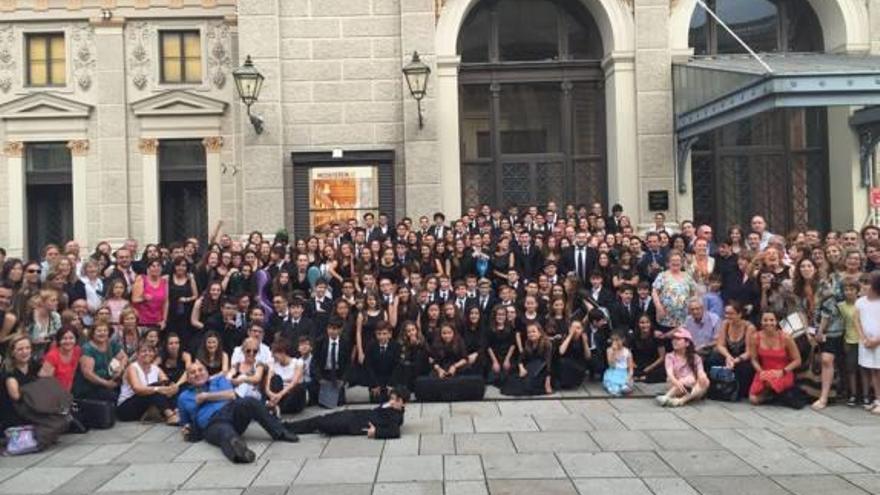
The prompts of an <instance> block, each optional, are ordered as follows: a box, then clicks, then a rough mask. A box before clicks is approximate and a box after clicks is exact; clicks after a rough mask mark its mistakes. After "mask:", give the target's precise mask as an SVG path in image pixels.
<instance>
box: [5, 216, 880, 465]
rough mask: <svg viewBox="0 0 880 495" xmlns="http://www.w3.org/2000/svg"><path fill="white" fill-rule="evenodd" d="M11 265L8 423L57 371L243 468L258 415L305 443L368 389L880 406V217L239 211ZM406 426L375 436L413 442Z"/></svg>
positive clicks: (117, 411) (53, 249) (86, 396)
mask: <svg viewBox="0 0 880 495" xmlns="http://www.w3.org/2000/svg"><path fill="white" fill-rule="evenodd" d="M0 262H2V273H0V325H2V327H0V346H2V350H3V353H2V354H3V362H2V370H3V372H2V373H3V374H2V377H3V381H2V385H3V386H2V387H0V426H2V429H3V430H6V429H7V428H10V427H13V428H14V427H17V426H20V425H22V424H26V423H27V422H28V416H27V413H26V412H25V411H24V409H25V408H24V407H23V404H22V403H23V402H24V399H23V393H22V389H23V388H24V387H26V386H27V385H28V384H29V383H32V382H35V381H38V380H40V379H45V378H54V379H56V380H57V382H58V385H59V386H60V387H59V388H60V389H63V391H65V392H66V393H70V394H71V396H72V397H73V398H74V399H75V401H74V402H73V404H74V405H76V404H81V405H82V406H83V407H81V408H80V409H81V411H80V413H81V414H80V417H79V419H80V420H82V421H78V422H84V423H90V418H89V417H86V418H82V417H81V416H82V411H85V410H86V409H87V410H88V411H92V412H89V414H97V413H95V412H94V411H100V412H101V413H102V414H103V415H106V414H110V415H112V416H115V418H116V419H118V420H120V421H137V420H151V421H164V422H166V423H167V424H169V425H180V426H181V427H183V428H184V431H185V432H187V434H192V436H193V437H194V438H201V437H204V438H207V439H208V440H210V439H211V438H214V439H215V442H214V443H217V444H218V445H221V448H223V449H224V453H226V454H227V456H228V457H229V458H230V459H233V460H239V461H242V462H247V460H248V459H249V458H250V459H251V460H252V455H250V456H249V455H248V454H247V449H246V448H245V447H242V444H241V442H240V440H239V439H238V438H237V437H236V434H235V431H237V430H239V429H240V427H241V425H242V424H244V425H245V426H246V424H247V422H249V421H250V419H255V420H257V421H259V422H260V424H262V425H263V426H264V427H265V428H266V429H267V431H270V434H272V436H273V438H277V439H281V440H285V439H287V440H290V441H294V440H295V434H294V432H295V431H299V432H303V431H313V430H315V429H319V426H318V425H317V424H316V423H315V422H314V421H313V422H312V423H308V424H303V423H300V424H299V425H298V426H296V427H292V429H286V428H284V427H282V426H279V425H281V423H280V422H279V421H278V418H281V417H282V416H283V415H295V414H297V413H299V412H301V411H302V410H303V409H304V408H306V407H309V406H315V405H320V406H323V407H327V408H333V407H336V406H338V405H341V404H344V403H345V391H346V389H347V388H350V387H356V386H360V387H366V388H367V389H368V391H369V396H370V398H371V400H373V401H375V402H376V403H384V404H388V403H391V404H396V406H395V407H394V408H392V409H394V410H399V409H400V408H401V407H402V402H403V400H405V398H404V397H406V396H407V394H406V393H405V390H412V391H414V392H415V395H416V398H420V399H422V400H424V399H427V398H433V397H442V398H443V399H444V400H458V399H469V400H472V399H474V398H480V397H482V394H483V390H484V387H485V386H486V385H494V386H497V387H498V388H499V389H500V391H501V393H502V394H507V395H545V394H552V393H553V392H554V391H556V390H559V389H572V388H577V387H580V386H582V384H583V383H584V381H585V380H595V381H600V382H601V383H602V385H603V386H604V387H605V389H606V390H607V391H608V393H609V394H611V395H612V396H620V395H626V394H629V393H631V392H632V391H633V388H634V384H635V383H638V382H645V383H666V384H667V386H668V388H667V389H666V390H667V391H666V393H664V394H662V395H659V396H658V397H657V402H658V403H659V404H660V405H662V406H664V407H677V406H681V405H684V404H686V403H688V402H690V401H694V400H699V399H702V398H703V397H705V396H706V395H709V396H710V397H711V398H713V399H718V400H739V399H748V400H750V401H751V402H752V403H754V404H760V403H764V402H770V401H772V402H778V403H781V404H785V405H788V406H791V407H803V406H805V405H807V404H810V405H811V407H813V408H815V409H823V408H825V407H828V406H829V405H830V404H832V403H834V404H846V405H848V406H851V407H855V406H861V407H864V409H865V410H867V411H869V412H870V413H872V414H880V397H878V396H877V391H878V390H880V272H875V269H878V268H880V229H878V228H877V227H874V226H868V227H865V228H864V229H862V230H861V232H858V231H855V230H850V231H846V232H827V233H824V234H823V233H821V232H819V231H816V230H805V231H799V232H793V233H790V234H788V235H786V236H782V235H775V234H772V233H771V232H770V231H769V230H768V226H767V224H766V222H765V221H764V219H763V218H762V217H761V216H755V217H753V218H752V219H751V223H750V225H749V226H748V227H741V226H736V225H734V226H730V228H728V229H727V232H725V233H724V235H721V236H718V235H715V233H714V232H713V230H712V227H711V226H709V225H695V224H694V223H693V222H691V221H687V220H685V221H682V222H681V223H680V224H678V225H675V226H674V227H673V226H672V225H671V224H669V223H667V222H666V218H665V216H664V215H663V214H662V213H657V214H656V215H655V217H654V225H653V226H651V227H650V228H648V229H642V231H641V232H640V231H638V230H637V228H636V226H635V225H633V224H632V223H631V222H630V219H629V218H628V217H627V216H626V215H625V214H624V212H623V208H621V207H620V205H615V206H614V207H613V208H612V211H611V213H610V215H606V214H605V212H604V211H603V208H602V206H601V205H600V204H598V203H595V204H593V205H583V206H575V205H565V206H564V207H563V208H558V206H557V205H556V204H555V203H553V202H550V203H549V204H548V205H546V207H544V208H542V209H539V208H538V207H534V206H530V207H526V208H522V209H521V208H518V207H510V208H508V209H506V210H502V209H497V208H492V207H490V206H489V205H482V206H480V207H478V208H469V209H468V210H467V212H466V214H464V215H463V216H462V217H461V218H455V219H451V221H450V222H447V219H446V218H445V216H444V215H443V214H442V213H437V214H435V215H434V216H433V218H432V219H431V218H428V217H421V218H419V219H417V220H415V221H413V220H412V219H410V218H403V219H401V220H400V221H398V222H397V223H391V221H390V219H389V217H388V216H387V215H386V214H379V215H378V216H374V215H373V214H372V213H367V214H365V215H363V217H362V218H361V219H350V220H348V221H347V222H342V223H337V224H333V225H332V226H331V227H330V228H329V229H328V230H327V231H325V232H321V233H319V234H316V235H314V236H310V237H308V238H302V239H291V238H289V237H288V236H287V234H286V233H285V232H283V231H282V232H278V233H276V234H275V235H274V237H272V238H271V239H269V238H267V237H266V236H264V234H263V233H261V232H253V233H251V234H250V235H248V236H247V237H246V238H241V239H239V238H234V237H232V236H230V235H227V234H225V233H223V231H222V223H221V224H220V225H218V226H217V228H216V229H215V231H214V232H213V234H212V236H211V239H210V241H209V242H208V243H207V245H203V243H201V242H200V241H199V240H198V239H196V238H191V239H187V240H185V241H182V242H174V243H170V244H168V245H157V244H147V245H146V246H144V248H143V250H139V246H138V243H137V241H136V240H133V239H130V240H127V241H125V242H124V244H123V245H121V246H111V245H110V244H109V243H107V242H101V243H98V245H97V246H96V247H95V250H94V252H93V253H91V254H88V253H84V252H81V249H80V246H79V245H78V244H77V243H76V242H75V241H69V242H67V243H66V244H65V245H63V246H58V245H54V244H50V245H48V246H45V247H44V249H43V250H42V259H38V260H26V261H25V260H20V259H12V258H10V259H6V257H5V253H3V259H2V260H0ZM438 391H439V392H438ZM226 403H228V404H229V405H230V407H229V408H228V409H229V410H228V411H227V410H226V409H223V408H222V407H220V406H221V405H223V404H226ZM96 404H98V406H96ZM101 404H103V405H106V408H105V410H104V411H101V410H100V405H101ZM205 404H208V405H211V404H213V406H211V407H208V406H206V405H205ZM233 404H234V405H235V406H234V407H233V406H232V405H233ZM86 406H88V407H86ZM96 407H97V408H98V409H96ZM209 409H210V411H209V412H210V414H208V412H205V411H207V410H209ZM106 411H110V412H109V413H106ZM218 411H221V412H218ZM215 413H216V414H215ZM213 416H217V417H221V416H222V417H225V418H227V419H226V423H224V427H223V428H219V427H216V421H213V420H212V421H209V419H210V418H211V417H213ZM398 419H399V421H397V420H395V421H392V424H391V425H390V427H387V428H384V427H383V428H379V431H378V433H377V430H376V428H375V425H373V424H372V423H370V424H369V427H366V428H364V429H363V431H364V432H366V433H368V434H370V435H371V436H376V435H378V436H380V437H381V436H394V435H397V434H399V428H396V427H399V424H400V421H402V416H401V418H398ZM236 421H237V422H236ZM364 421H365V420H364ZM111 422H112V421H111ZM242 422H243V423H242ZM98 423H99V422H94V424H98ZM200 423H202V424H200ZM395 425H396V427H395ZM86 426H88V424H87V425H86ZM209 426H210V427H211V428H209ZM196 430H204V431H200V432H198V433H199V434H193V433H194V432H195V431H196ZM208 430H210V432H209V431H208ZM221 430H222V431H221ZM242 431H243V430H242ZM206 433H207V434H206Z"/></svg>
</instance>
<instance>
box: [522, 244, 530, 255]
mask: <svg viewBox="0 0 880 495" xmlns="http://www.w3.org/2000/svg"><path fill="white" fill-rule="evenodd" d="M523 254H525V255H526V256H528V255H529V247H528V246H526V247H524V248H523Z"/></svg>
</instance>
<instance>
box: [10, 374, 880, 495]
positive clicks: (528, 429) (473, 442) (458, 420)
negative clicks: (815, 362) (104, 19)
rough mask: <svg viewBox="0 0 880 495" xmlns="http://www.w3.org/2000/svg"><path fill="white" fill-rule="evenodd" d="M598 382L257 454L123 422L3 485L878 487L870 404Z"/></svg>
mask: <svg viewBox="0 0 880 495" xmlns="http://www.w3.org/2000/svg"><path fill="white" fill-rule="evenodd" d="M599 395H600V393H599V392H598V391H595V390H593V393H587V394H584V395H583V396H581V398H576V397H572V396H554V397H550V398H545V399H540V400H511V401H484V402H479V403H455V404H417V403H414V404H411V405H410V406H408V408H407V412H406V423H405V425H404V429H403V437H402V438H400V439H396V440H387V441H383V440H369V439H366V438H360V437H357V438H352V437H347V438H333V439H328V438H324V437H321V436H319V435H304V436H303V437H302V441H301V442H300V443H298V444H288V443H274V442H271V441H270V439H269V438H268V437H267V436H266V435H265V433H263V432H262V431H261V430H259V428H258V427H254V428H251V429H250V430H248V432H247V433H246V434H245V438H246V439H247V440H248V442H249V444H250V445H251V447H252V448H253V449H254V451H255V452H256V453H257V455H258V457H257V461H256V462H255V463H253V464H251V465H233V464H231V463H229V462H227V461H226V460H225V459H224V458H223V456H222V455H221V454H220V452H219V450H218V449H216V448H214V447H212V446H210V445H208V444H206V443H196V444H190V443H185V442H183V441H182V439H181V438H180V436H179V435H178V434H177V433H176V431H175V430H174V429H173V428H169V427H166V426H163V425H147V424H140V423H129V424H119V425H118V426H117V427H116V428H114V429H113V430H109V431H94V432H90V433H88V434H85V435H80V436H72V435H71V436H65V437H64V438H63V440H62V442H61V444H59V445H58V446H56V447H54V448H52V449H51V450H49V451H47V452H42V453H39V454H36V455H31V456H22V457H2V458H0V494H31V493H52V494H55V493H57V494H66V495H67V494H69V495H77V494H90V495H92V494H96V495H107V494H114V493H124V494H130V495H134V494H140V493H143V494H171V493H176V494H190V495H195V494H200V493H204V494H214V495H217V494H219V495H226V494H229V495H232V494H236V495H241V494H264V495H272V494H278V495H282V494H283V495H301V494H306V495H308V494H315V495H319V494H320V495H361V494H363V495H366V494H376V495H396V494H406V495H419V494H425V495H435V494H436V495H488V494H492V495H496V494H497V495H501V494H504V495H518V494H524V495H544V494H547V495H556V494H582V495H587V494H589V495H603V494H614V495H621V494H627V495H630V494H632V495H640V494H656V495H688V494H697V493H705V494H718V495H726V494H737V495H740V494H748V495H760V494H803V495H810V494H834V495H838V494H841V495H848V494H866V493H880V421H878V419H877V417H876V416H874V417H872V416H870V415H868V414H866V413H864V412H863V411H861V410H860V409H857V408H854V409H850V408H846V407H845V406H834V407H831V408H829V409H827V410H826V411H823V412H821V413H818V412H815V411H812V410H809V409H805V410H802V411H791V410H788V409H780V408H777V407H773V406H764V407H753V406H751V405H749V404H745V403H737V404H728V403H718V402H709V401H706V402H703V403H700V404H696V405H693V406H688V407H685V408H681V409H661V408H659V407H658V406H656V405H655V404H654V402H653V401H652V400H651V399H649V398H629V399H608V398H602V397H600V396H599ZM353 407H358V406H353ZM314 413H315V412H312V411H309V412H306V413H305V414H314Z"/></svg>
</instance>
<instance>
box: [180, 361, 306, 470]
mask: <svg viewBox="0 0 880 495" xmlns="http://www.w3.org/2000/svg"><path fill="white" fill-rule="evenodd" d="M245 345H246V346H248V347H250V345H249V344H245ZM186 377H187V383H188V384H189V387H188V388H187V389H185V390H184V391H183V392H181V393H180V396H179V397H178V399H177V408H178V411H179V419H180V425H181V426H182V429H181V433H182V434H183V438H184V440H186V441H189V442H197V441H199V440H200V439H202V438H204V439H205V440H206V441H207V442H208V443H210V444H212V445H216V446H217V447H220V450H221V451H222V452H223V455H224V456H226V458H227V459H229V460H230V461H232V462H235V463H245V464H246V463H252V462H254V460H255V459H256V457H257V456H256V454H255V453H254V451H252V450H251V449H250V448H248V446H247V443H246V442H245V441H244V439H243V438H241V435H242V434H244V432H245V430H247V429H248V426H250V423H251V422H252V421H256V422H257V423H259V424H260V426H261V427H262V428H263V430H265V431H266V433H268V434H269V436H270V437H271V438H272V439H273V440H276V441H281V442H298V441H299V437H297V436H296V434H294V433H293V432H292V431H289V430H288V429H287V428H285V427H284V425H283V424H282V423H281V422H280V421H279V420H278V419H277V418H275V417H273V416H272V415H270V414H269V411H268V410H267V409H266V406H265V404H264V403H263V402H262V401H260V400H257V399H254V398H244V399H242V398H238V397H236V395H235V391H234V390H233V388H234V385H233V384H232V383H231V382H230V381H229V379H228V378H227V377H225V376H223V375H220V376H215V377H213V378H209V376H208V371H207V369H206V368H205V365H203V364H202V363H201V362H200V361H198V360H196V361H194V362H193V363H192V364H190V365H189V367H188V368H187V370H186Z"/></svg>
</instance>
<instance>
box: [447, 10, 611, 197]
mask: <svg viewBox="0 0 880 495" xmlns="http://www.w3.org/2000/svg"><path fill="white" fill-rule="evenodd" d="M458 53H459V54H460V56H461V65H460V72H459V76H458V83H459V124H460V127H459V129H460V133H459V136H460V152H461V190H462V198H461V201H462V204H463V206H465V207H468V206H475V205H478V204H481V203H488V204H491V205H494V206H499V207H501V206H507V205H511V204H518V205H524V204H538V205H543V204H546V203H547V202H548V201H551V200H552V201H557V202H561V203H567V202H571V203H587V202H592V201H600V202H602V203H603V204H604V203H605V202H606V198H607V182H608V181H607V166H606V150H605V145H606V136H605V128H606V121H605V114H606V112H605V88H604V80H605V74H604V71H603V69H602V67H601V60H602V58H603V55H604V53H605V50H604V49H603V44H602V36H601V33H600V30H599V28H598V27H597V24H596V22H595V20H594V19H593V17H592V15H591V14H590V12H589V11H588V10H587V9H586V8H585V7H584V5H583V4H582V3H581V1H580V0H485V1H483V2H481V3H480V4H478V5H477V6H476V7H475V8H473V9H472V10H471V11H470V13H469V14H468V16H467V18H466V19H465V21H464V23H463V25H462V27H461V30H460V32H459V37H458Z"/></svg>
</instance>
